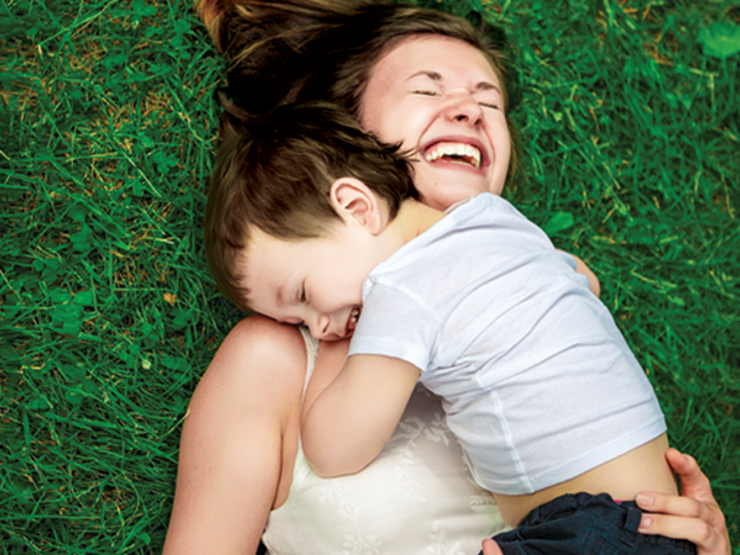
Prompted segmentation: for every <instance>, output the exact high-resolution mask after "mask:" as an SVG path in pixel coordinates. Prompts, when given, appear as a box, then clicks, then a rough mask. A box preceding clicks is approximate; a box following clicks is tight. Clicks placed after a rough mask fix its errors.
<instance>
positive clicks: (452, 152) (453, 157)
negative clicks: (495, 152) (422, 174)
mask: <svg viewBox="0 0 740 555" xmlns="http://www.w3.org/2000/svg"><path fill="white" fill-rule="evenodd" d="M424 158H425V159H426V160H427V162H436V161H437V160H440V161H443V162H450V163H453V164H463V165H466V166H471V167H473V168H475V169H476V170H477V169H480V163H481V152H480V149H478V148H476V147H474V146H473V145H469V144H465V143H453V142H441V143H437V144H436V145H435V146H434V147H433V148H430V149H429V150H427V151H426V152H425V153H424Z"/></svg>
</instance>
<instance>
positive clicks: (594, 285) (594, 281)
mask: <svg viewBox="0 0 740 555" xmlns="http://www.w3.org/2000/svg"><path fill="white" fill-rule="evenodd" d="M568 254H570V253H568ZM570 255H571V256H572V257H573V258H575V259H576V272H578V273H579V274H583V275H584V276H586V277H587V278H588V284H589V286H590V287H591V292H592V293H593V294H594V295H596V296H597V297H598V296H600V295H601V284H600V283H599V278H597V277H596V274H594V273H593V272H592V271H591V268H589V267H588V266H586V263H585V262H584V261H583V260H581V259H580V258H578V257H577V256H576V255H575V254H570Z"/></svg>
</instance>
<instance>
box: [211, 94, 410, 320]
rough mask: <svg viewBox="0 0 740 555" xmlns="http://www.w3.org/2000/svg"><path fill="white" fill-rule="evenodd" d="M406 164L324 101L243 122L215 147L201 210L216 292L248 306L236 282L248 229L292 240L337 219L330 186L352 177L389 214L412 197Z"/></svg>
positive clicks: (390, 148)
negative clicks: (243, 125)
mask: <svg viewBox="0 0 740 555" xmlns="http://www.w3.org/2000/svg"><path fill="white" fill-rule="evenodd" d="M411 171H412V170H411V166H410V165H409V163H408V161H407V160H406V158H405V157H404V156H403V155H401V154H400V153H399V152H398V147H393V146H388V145H383V144H381V143H380V142H378V141H377V140H376V139H375V138H374V137H372V136H371V135H369V134H368V133H366V132H365V131H364V130H363V129H362V128H361V127H360V125H359V124H358V123H357V122H356V121H355V120H354V119H353V118H352V117H351V116H350V115H349V114H348V113H347V112H346V111H345V110H343V109H342V108H339V107H338V106H335V105H331V104H329V103H325V102H319V103H310V104H305V105H301V106H283V107H281V108H278V109H277V110H275V111H274V112H273V113H272V114H271V115H269V116H266V117H264V118H259V119H256V120H253V121H251V122H250V124H249V126H248V128H247V131H246V132H245V133H243V134H242V135H239V136H237V137H234V138H232V139H229V140H227V141H225V142H224V143H223V144H222V146H221V148H220V151H219V156H218V159H217V162H216V167H215V169H214V172H213V175H212V178H211V182H210V184H209V187H208V203H207V205H206V217H205V252H206V258H207V260H208V266H209V268H210V270H211V273H212V275H213V277H214V279H215V281H216V285H217V286H218V288H219V289H220V290H221V292H222V293H223V294H224V295H225V296H226V297H227V298H228V299H229V300H231V301H232V302H233V303H234V304H235V305H237V306H238V307H240V308H242V309H244V310H248V307H247V304H246V298H247V293H248V292H247V291H246V290H245V289H244V287H243V286H241V285H240V281H241V280H242V278H243V273H242V272H241V271H240V267H243V265H244V263H245V258H244V257H245V253H246V250H247V247H248V245H249V240H250V231H251V230H253V229H255V228H256V229H260V230H262V231H264V232H265V233H267V234H268V235H271V236H273V237H276V238H279V239H284V240H299V239H308V238H314V237H319V236H321V235H322V234H323V233H325V232H326V231H328V230H329V229H330V228H331V227H332V225H333V224H334V223H338V222H341V218H340V216H339V215H338V214H337V213H336V212H335V210H334V208H333V207H332V205H331V203H330V200H329V191H330V188H331V185H332V184H333V183H334V182H335V181H336V180H337V179H339V178H342V177H354V178H357V179H359V180H360V181H362V182H363V183H365V185H367V187H368V188H370V190H372V191H373V192H374V193H375V194H376V195H377V196H378V198H379V199H380V200H381V201H382V202H383V203H384V204H385V206H386V208H387V210H388V216H389V219H393V218H394V217H395V216H396V215H397V214H398V210H399V208H400V206H401V203H402V202H403V200H404V199H406V198H410V197H411V198H416V197H417V196H418V195H417V192H416V189H415V187H414V184H413V181H412V178H411Z"/></svg>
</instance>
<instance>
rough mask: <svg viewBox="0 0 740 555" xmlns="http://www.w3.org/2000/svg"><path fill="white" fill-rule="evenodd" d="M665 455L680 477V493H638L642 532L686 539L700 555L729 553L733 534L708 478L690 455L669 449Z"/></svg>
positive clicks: (724, 554)
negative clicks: (694, 545) (647, 512)
mask: <svg viewBox="0 0 740 555" xmlns="http://www.w3.org/2000/svg"><path fill="white" fill-rule="evenodd" d="M666 459H667V460H668V464H670V465H671V468H673V470H674V471H675V472H676V474H678V477H679V479H680V480H681V497H679V496H677V495H665V494H662V493H652V492H644V493H640V494H639V495H638V496H637V504H638V506H639V507H640V508H642V509H644V510H646V511H650V512H651V513H653V514H649V515H643V517H642V522H641V523H640V532H642V533H643V534H662V535H664V536H669V537H671V538H681V539H687V540H690V541H692V542H694V543H695V544H696V547H697V554H698V555H729V553H730V536H729V534H728V532H727V524H726V523H725V516H724V515H723V514H722V510H721V509H720V508H719V505H717V501H716V500H715V499H714V495H712V486H711V484H710V483H709V479H708V478H707V477H706V476H705V475H704V473H703V472H702V471H701V469H700V468H699V465H698V464H696V460H694V458H693V457H690V456H689V455H684V454H682V453H679V452H678V451H676V450H675V449H669V450H668V452H667V453H666Z"/></svg>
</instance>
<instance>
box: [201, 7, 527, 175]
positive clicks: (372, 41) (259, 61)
mask: <svg viewBox="0 0 740 555" xmlns="http://www.w3.org/2000/svg"><path fill="white" fill-rule="evenodd" d="M195 5H196V9H197V11H198V13H199V15H200V17H201V19H202V20H203V21H204V23H205V24H206V26H207V28H208V30H209V33H210V34H211V37H212V38H213V41H214V44H215V45H216V47H217V48H218V50H219V51H220V52H221V53H222V54H223V56H224V58H225V59H226V61H227V64H228V80H227V81H228V84H227V89H226V94H225V97H226V98H225V99H224V104H225V106H226V113H225V114H224V120H223V125H222V134H223V135H224V136H228V135H230V134H238V133H239V132H240V131H241V129H242V128H243V124H244V122H245V121H248V120H249V118H250V117H253V116H261V115H264V114H268V113H270V112H271V111H272V110H274V109H275V108H276V107H278V106H280V105H283V104H289V103H302V102H309V101H313V100H328V101H330V102H334V103H337V104H339V105H340V106H343V107H344V108H345V109H346V110H347V111H349V112H350V113H351V114H352V115H353V116H354V117H355V118H357V119H359V117H360V115H361V111H362V96H363V93H364V91H365V88H366V85H367V81H368V79H369V76H370V71H371V70H372V68H373V67H374V65H375V63H376V62H377V61H378V60H379V59H380V58H381V57H382V56H383V55H384V54H385V53H387V52H388V51H389V50H391V49H392V48H394V47H395V46H396V45H397V44H398V43H399V42H401V41H403V40H404V39H406V38H408V37H412V36H416V35H422V34H434V35H441V36H445V37H451V38H455V39H458V40H462V41H464V42H467V43H468V44H471V45H472V46H474V47H475V48H477V49H478V50H480V51H481V52H483V53H484V54H485V55H486V56H487V57H488V59H489V61H490V62H491V66H492V67H493V69H494V71H496V73H497V74H498V77H499V79H500V81H501V84H502V86H503V88H504V91H503V92H504V102H505V113H506V117H507V123H508V125H509V132H510V136H511V142H512V156H511V162H510V167H509V179H511V178H512V177H513V176H514V174H515V173H516V171H517V169H518V162H517V160H518V157H517V150H518V149H517V142H516V133H515V130H514V127H513V126H512V123H511V121H510V120H509V116H508V114H509V110H510V109H511V102H510V101H511V96H510V95H509V94H508V93H510V92H511V91H510V89H511V88H512V84H515V83H516V80H517V79H516V75H515V72H514V70H513V69H512V67H511V64H510V60H509V58H508V57H507V55H505V54H504V53H505V52H507V51H508V45H507V41H506V37H505V34H504V32H503V30H502V29H500V28H498V27H495V26H493V25H490V24H488V23H486V22H485V20H483V19H482V18H480V17H477V18H476V19H477V20H478V22H477V24H476V25H475V26H474V25H473V24H472V23H470V22H469V21H467V20H465V19H463V18H461V17H457V16H454V15H451V14H448V13H445V12H441V11H438V10H430V9H423V8H419V7H416V6H411V5H406V4H399V3H389V2H375V1H369V0H288V1H285V0H278V1H271V0H267V1H266V0H196V2H195Z"/></svg>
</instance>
